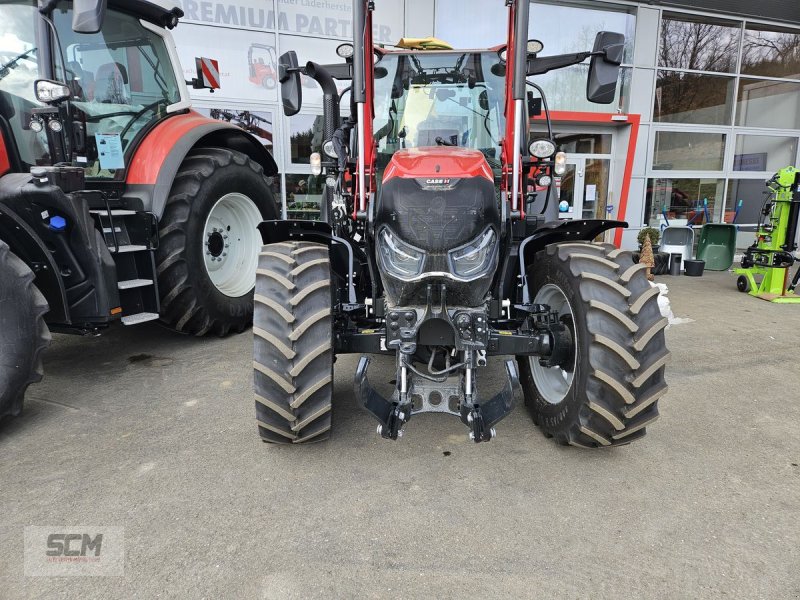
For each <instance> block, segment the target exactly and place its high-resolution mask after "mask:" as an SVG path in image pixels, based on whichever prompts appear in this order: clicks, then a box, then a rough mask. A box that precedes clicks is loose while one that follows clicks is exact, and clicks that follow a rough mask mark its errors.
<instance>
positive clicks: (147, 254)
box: [90, 207, 161, 325]
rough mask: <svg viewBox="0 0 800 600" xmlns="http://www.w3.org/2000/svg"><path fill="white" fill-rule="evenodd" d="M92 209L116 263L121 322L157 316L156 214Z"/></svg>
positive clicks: (140, 321)
mask: <svg viewBox="0 0 800 600" xmlns="http://www.w3.org/2000/svg"><path fill="white" fill-rule="evenodd" d="M90 212H91V214H92V216H93V217H94V218H95V221H96V223H97V227H98V229H99V230H100V231H101V232H102V234H103V239H104V241H105V244H106V246H107V247H108V251H109V252H110V253H111V257H112V258H113V259H114V264H115V265H116V275H117V290H119V306H120V307H121V308H122V313H121V315H120V317H121V319H122V322H123V323H124V324H125V325H135V324H137V323H144V322H146V321H152V320H154V319H157V318H158V315H159V312H160V310H161V306H160V298H159V294H158V283H157V281H156V266H155V258H154V256H153V254H154V252H155V248H157V247H158V234H157V232H156V228H157V225H158V222H157V221H156V220H155V217H154V216H153V215H152V214H151V213H148V212H142V211H135V210H128V209H125V208H110V207H106V208H95V209H92V210H91V211H90Z"/></svg>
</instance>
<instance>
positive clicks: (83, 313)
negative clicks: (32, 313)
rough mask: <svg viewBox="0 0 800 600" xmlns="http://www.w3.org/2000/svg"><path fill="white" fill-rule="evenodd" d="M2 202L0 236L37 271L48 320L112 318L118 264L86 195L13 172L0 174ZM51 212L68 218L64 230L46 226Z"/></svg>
mask: <svg viewBox="0 0 800 600" xmlns="http://www.w3.org/2000/svg"><path fill="white" fill-rule="evenodd" d="M0 207H2V213H3V217H2V224H0V237H3V239H4V240H5V241H6V242H7V243H8V244H9V246H10V248H11V250H12V252H14V253H15V254H17V255H18V256H20V258H21V259H22V260H23V261H25V262H26V263H27V264H28V265H29V266H30V267H31V269H32V270H33V271H34V273H36V278H37V279H36V285H37V287H39V289H40V290H41V292H42V293H43V294H44V295H45V298H46V299H47V301H48V303H49V304H50V307H51V310H50V312H49V313H48V314H47V315H46V317H45V320H46V321H47V323H48V324H55V325H61V324H63V325H67V326H69V325H77V326H81V327H82V326H84V325H87V326H88V325H102V324H105V323H108V322H109V321H111V320H113V317H112V316H111V309H113V308H115V307H117V306H119V292H118V290H117V275H116V266H115V264H114V260H113V258H112V257H111V254H110V253H109V251H108V248H107V247H106V245H105V241H104V240H103V236H102V234H101V233H100V231H99V230H98V229H97V228H96V227H95V223H94V219H93V218H92V217H91V215H90V214H89V208H88V204H87V200H86V198H85V197H83V196H82V195H81V194H80V193H74V194H65V193H64V191H63V190H62V189H61V188H60V187H58V186H56V185H52V184H50V183H48V182H42V181H39V182H34V181H33V179H32V178H31V176H30V175H28V174H23V173H12V174H9V175H5V176H4V177H2V178H0ZM53 215H59V216H62V217H64V218H65V219H66V222H67V227H66V229H65V230H63V231H61V232H54V231H52V230H50V228H49V227H48V220H49V217H50V216H53ZM23 232H24V233H23ZM51 273H52V274H54V275H51ZM39 277H41V278H42V280H41V282H40V280H39ZM40 283H41V286H40ZM59 307H60V308H59Z"/></svg>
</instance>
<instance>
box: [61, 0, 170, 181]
mask: <svg viewBox="0 0 800 600" xmlns="http://www.w3.org/2000/svg"><path fill="white" fill-rule="evenodd" d="M59 6H60V8H58V9H56V10H55V11H54V13H53V21H54V23H55V27H56V30H57V31H58V38H59V41H60V43H61V50H62V52H61V55H62V56H63V58H64V63H65V64H64V65H61V61H58V67H59V68H58V69H57V70H56V77H57V78H58V79H61V80H63V81H65V82H67V83H68V84H70V85H71V86H72V88H73V90H74V91H75V96H76V97H77V99H76V100H74V101H73V102H72V106H73V107H75V108H77V109H78V111H80V113H82V114H81V117H82V120H85V122H86V133H87V139H88V142H89V144H88V145H89V148H88V154H89V157H88V158H89V160H88V162H87V166H86V175H87V177H97V178H103V179H105V178H114V177H118V176H121V173H122V172H123V171H122V170H121V169H116V168H108V167H106V166H104V164H103V162H102V161H101V160H100V157H101V156H102V152H100V151H99V150H98V149H97V147H96V141H95V140H96V139H97V138H96V137H95V136H97V135H100V134H103V135H108V134H111V135H117V136H119V138H120V140H121V143H122V148H123V149H126V150H127V149H128V148H130V147H132V144H131V143H132V142H133V140H134V139H136V136H137V135H138V134H139V132H141V131H143V130H146V128H147V127H148V125H150V124H152V123H153V122H155V121H158V120H161V119H163V118H165V117H166V116H167V115H168V113H167V108H168V107H169V106H171V105H172V104H176V103H177V102H180V100H181V90H180V88H179V87H178V81H177V79H176V76H175V69H174V67H173V63H172V58H171V56H170V54H169V52H168V51H167V45H166V43H165V41H164V38H163V37H161V36H160V35H158V33H156V32H154V31H151V30H149V29H147V28H146V27H144V26H143V25H142V22H141V21H140V20H139V19H137V18H136V17H134V16H131V15H129V14H126V13H123V12H119V11H116V10H109V11H108V12H107V13H106V16H105V20H104V21H103V28H102V30H101V31H99V32H98V33H92V34H87V33H75V32H74V31H72V8H71V7H69V6H61V5H59ZM103 142H105V140H102V141H101V143H103Z"/></svg>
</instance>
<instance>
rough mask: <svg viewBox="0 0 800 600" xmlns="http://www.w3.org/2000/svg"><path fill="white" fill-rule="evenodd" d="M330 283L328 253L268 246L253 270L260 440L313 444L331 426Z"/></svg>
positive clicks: (302, 246)
mask: <svg viewBox="0 0 800 600" xmlns="http://www.w3.org/2000/svg"><path fill="white" fill-rule="evenodd" d="M332 293H333V289H332V285H331V267H330V258H329V255H328V248H327V246H324V245H322V244H314V243H311V242H283V243H279V244H267V245H266V246H264V247H263V248H262V250H261V254H260V256H259V260H258V271H257V272H256V293H255V304H256V308H255V314H254V317H253V369H254V387H255V396H256V417H257V419H258V432H259V434H260V435H261V439H262V440H264V441H265V442H270V443H283V444H288V443H294V444H300V443H303V442H317V441H321V440H324V439H327V438H328V436H329V435H330V429H331V408H332V400H333V328H332V316H331V312H332V310H331V307H332Z"/></svg>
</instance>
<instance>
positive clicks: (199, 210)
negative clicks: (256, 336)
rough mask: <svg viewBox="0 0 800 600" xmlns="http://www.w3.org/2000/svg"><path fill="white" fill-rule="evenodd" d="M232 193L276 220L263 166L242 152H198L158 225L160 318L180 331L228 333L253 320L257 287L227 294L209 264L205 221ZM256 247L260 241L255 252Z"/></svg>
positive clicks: (183, 168)
mask: <svg viewBox="0 0 800 600" xmlns="http://www.w3.org/2000/svg"><path fill="white" fill-rule="evenodd" d="M232 192H235V193H239V194H242V195H244V196H246V197H247V198H248V199H250V200H252V202H253V203H254V204H255V206H256V207H257V209H258V211H259V212H260V213H261V217H262V219H275V218H277V215H278V207H277V205H276V203H275V199H274V197H273V195H272V192H271V191H270V181H269V179H268V178H267V177H266V176H265V175H264V170H263V169H262V167H261V165H259V164H257V163H256V162H254V161H252V160H250V158H248V157H247V156H246V155H244V154H242V153H241V152H235V151H233V150H228V149H224V148H200V149H197V150H193V151H192V152H190V153H189V154H188V156H187V157H186V159H185V160H184V161H183V164H182V165H181V168H180V170H179V171H178V174H177V175H176V176H175V180H174V182H173V184H172V190H171V191H170V196H169V199H168V200H167V204H166V206H165V208H164V214H163V215H162V217H161V221H160V225H159V228H160V229H159V236H160V239H161V242H160V245H159V248H158V250H157V252H156V264H157V270H158V286H159V291H160V294H161V320H162V322H164V323H165V324H166V325H168V326H169V327H171V328H172V329H175V330H176V331H179V332H182V333H188V334H192V335H205V334H206V333H208V332H211V333H214V334H216V335H219V336H224V335H226V334H228V333H229V332H230V331H231V330H233V331H236V332H241V331H243V330H244V329H245V328H247V327H248V326H249V325H250V323H251V322H252V318H253V289H252V287H251V288H250V289H249V290H248V291H247V292H246V293H242V294H240V295H237V296H231V295H227V294H225V293H222V292H221V291H220V290H219V289H218V288H217V286H215V284H214V282H213V281H212V279H211V277H210V275H209V272H208V269H207V268H206V264H205V253H206V251H207V244H208V242H209V238H208V235H207V232H206V231H204V229H205V226H206V220H207V219H208V216H209V214H210V212H211V210H212V208H213V207H214V206H215V204H216V203H217V201H218V200H219V199H220V198H222V197H223V196H225V195H226V194H229V193H232ZM257 251H258V245H256V246H255V247H254V248H253V250H252V252H253V254H255V252H257Z"/></svg>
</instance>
